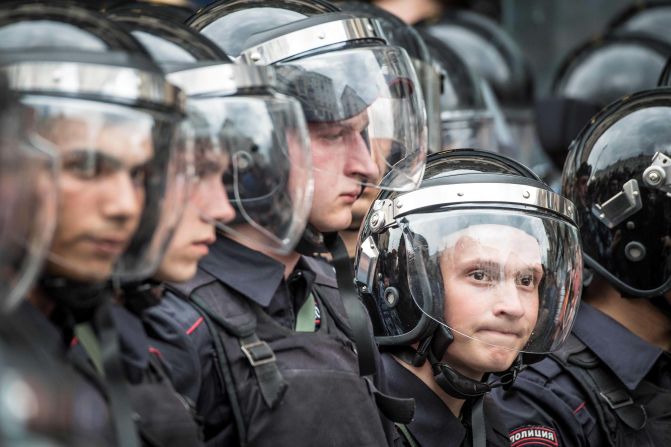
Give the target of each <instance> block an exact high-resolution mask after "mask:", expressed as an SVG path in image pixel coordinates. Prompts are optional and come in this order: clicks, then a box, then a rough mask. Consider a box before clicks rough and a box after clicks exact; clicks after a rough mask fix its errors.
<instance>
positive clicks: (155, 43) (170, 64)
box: [107, 3, 230, 72]
mask: <svg viewBox="0 0 671 447" xmlns="http://www.w3.org/2000/svg"><path fill="white" fill-rule="evenodd" d="M139 5H140V6H141V5H142V3H139ZM140 6H135V7H133V8H125V7H124V8H118V9H116V8H115V9H110V10H108V11H107V17H108V18H109V19H111V20H113V21H115V22H117V23H120V24H122V25H123V27H124V29H125V30H126V31H128V32H130V33H131V34H132V35H133V37H135V38H136V39H137V40H138V41H139V42H140V43H141V44H142V46H143V47H144V48H145V50H146V51H147V52H148V53H149V55H150V56H151V58H152V59H153V61H154V62H156V63H157V64H159V65H160V66H161V67H162V68H163V69H164V71H166V72H171V71H176V70H179V69H183V68H188V67H191V66H193V65H194V64H201V63H210V62H230V59H229V57H228V56H227V55H226V53H224V52H223V51H222V50H221V49H220V48H219V47H218V46H216V45H214V43H212V42H211V41H210V40H209V39H207V38H206V37H204V36H203V35H202V34H199V33H197V32H195V31H194V30H193V29H191V28H189V27H187V26H186V25H183V24H181V23H175V22H174V21H172V20H170V19H169V18H167V15H165V14H161V12H160V11H161V10H162V8H163V6H152V7H151V8H141V7H140ZM147 9H158V10H159V12H158V13H156V12H154V11H151V10H147ZM150 14H151V15H150Z"/></svg>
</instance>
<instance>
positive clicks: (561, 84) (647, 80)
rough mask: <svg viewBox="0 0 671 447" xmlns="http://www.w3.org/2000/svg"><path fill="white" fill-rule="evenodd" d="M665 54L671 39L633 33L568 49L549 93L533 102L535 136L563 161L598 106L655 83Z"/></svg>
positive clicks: (558, 163)
mask: <svg viewBox="0 0 671 447" xmlns="http://www.w3.org/2000/svg"><path fill="white" fill-rule="evenodd" d="M669 56H671V46H670V45H669V44H667V43H665V42H662V41H658V40H656V39H654V38H650V37H646V36H644V35H634V34H622V35H609V36H606V37H600V38H598V39H595V40H590V41H589V42H587V43H585V44H583V45H580V46H579V47H578V48H576V49H575V50H573V51H572V52H571V53H569V54H568V56H566V58H565V59H564V61H563V62H562V64H561V65H560V68H559V70H558V71H557V74H556V75H555V79H554V82H553V86H552V95H551V96H550V97H548V98H544V99H543V100H540V101H538V103H537V104H536V116H537V122H538V135H539V139H540V141H541V144H542V145H543V148H544V149H545V151H546V153H547V154H548V155H549V156H550V158H551V159H552V160H553V163H554V164H555V166H556V167H557V168H559V169H561V168H562V167H563V166H564V161H565V159H566V156H567V155H568V147H569V146H570V144H571V142H572V141H573V139H574V138H575V137H576V136H577V135H578V132H580V130H581V129H582V128H583V127H584V126H585V125H586V124H587V123H588V122H589V120H590V118H591V117H592V116H594V115H595V114H596V113H597V112H598V111H599V110H601V109H602V108H603V107H605V106H607V105H608V104H610V103H611V102H613V101H615V100H617V99H620V98H621V97H623V96H626V95H629V94H631V93H634V92H637V91H640V90H646V89H649V88H653V87H654V86H655V85H656V83H657V80H658V78H659V75H660V73H661V71H662V67H663V66H664V63H665V61H666V59H667V58H668V57H669Z"/></svg>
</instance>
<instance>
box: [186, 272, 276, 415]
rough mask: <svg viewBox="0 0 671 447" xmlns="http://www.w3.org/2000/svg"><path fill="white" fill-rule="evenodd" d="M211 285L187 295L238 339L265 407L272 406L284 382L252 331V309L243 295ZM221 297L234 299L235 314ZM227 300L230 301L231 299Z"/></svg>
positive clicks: (267, 347)
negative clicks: (224, 294) (234, 294)
mask: <svg viewBox="0 0 671 447" xmlns="http://www.w3.org/2000/svg"><path fill="white" fill-rule="evenodd" d="M213 286H214V287H217V289H216V290H214V291H212V292H213V293H204V292H206V289H199V290H198V291H197V292H196V293H192V295H191V299H192V301H193V302H194V303H196V304H197V305H198V307H199V308H200V309H201V310H202V311H203V312H205V313H207V315H208V316H209V317H210V320H212V321H213V322H214V323H216V324H218V325H219V326H220V327H222V328H223V329H224V330H225V331H226V332H227V333H229V334H231V335H233V336H235V337H236V338H237V339H238V341H239V343H240V349H241V350H242V353H243V354H244V355H245V357H246V358H247V360H248V361H249V364H250V365H251V367H252V368H253V369H254V375H255V376H256V381H257V382H258V384H259V390H260V391H261V396H262V397H263V400H264V402H265V403H266V405H267V406H268V407H269V408H274V407H275V405H277V404H278V403H279V401H280V400H282V396H284V393H285V392H286V389H287V383H286V381H285V380H284V377H282V374H281V373H280V370H279V368H278V367H277V359H276V358H275V353H274V352H273V350H272V348H271V347H270V345H268V343H266V342H265V341H263V340H261V339H259V337H258V336H257V335H256V315H255V314H254V310H253V309H252V308H251V307H250V305H249V304H248V303H247V302H246V299H245V298H238V297H235V296H232V295H231V294H229V296H221V294H219V293H218V291H219V290H221V291H224V292H228V290H226V289H223V287H218V286H216V285H213ZM208 292H209V291H208ZM222 299H230V300H237V303H236V304H238V306H236V307H237V308H236V309H235V311H236V315H227V313H226V311H227V310H228V311H231V310H232V309H224V308H222V307H221V306H222ZM228 304H229V305H232V304H233V303H232V302H231V303H228ZM217 333H218V332H217ZM213 338H216V337H213ZM222 348H223V345H222Z"/></svg>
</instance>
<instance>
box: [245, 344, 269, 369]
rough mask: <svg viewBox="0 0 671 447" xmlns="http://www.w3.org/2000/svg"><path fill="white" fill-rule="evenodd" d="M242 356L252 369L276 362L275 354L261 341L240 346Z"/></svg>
mask: <svg viewBox="0 0 671 447" xmlns="http://www.w3.org/2000/svg"><path fill="white" fill-rule="evenodd" d="M240 348H241V349H242V352H243V354H245V357H247V360H249V363H250V364H251V365H252V366H253V367H255V368H256V367H257V366H260V365H265V364H267V363H271V362H274V361H275V360H276V358H275V353H274V352H273V350H272V349H271V348H270V346H268V343H266V342H265V341H263V340H259V341H254V342H251V343H247V344H242V345H240Z"/></svg>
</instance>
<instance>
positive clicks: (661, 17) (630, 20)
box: [606, 0, 671, 44]
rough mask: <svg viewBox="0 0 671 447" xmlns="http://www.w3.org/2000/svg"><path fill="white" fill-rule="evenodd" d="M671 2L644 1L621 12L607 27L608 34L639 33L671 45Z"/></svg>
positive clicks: (633, 4)
mask: <svg viewBox="0 0 671 447" xmlns="http://www.w3.org/2000/svg"><path fill="white" fill-rule="evenodd" d="M669 25H671V2H669V1H659V0H655V1H649V0H642V1H637V2H635V3H632V4H631V5H629V6H628V7H626V8H624V9H623V10H621V11H620V12H619V13H618V14H616V15H615V17H614V18H613V19H612V20H611V21H610V23H609V24H608V26H607V28H606V29H607V31H606V32H608V33H615V34H620V33H625V34H628V33H637V34H643V35H646V36H648V37H651V38H653V39H658V40H661V41H664V42H667V43H669V44H671V37H670V36H669Z"/></svg>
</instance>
